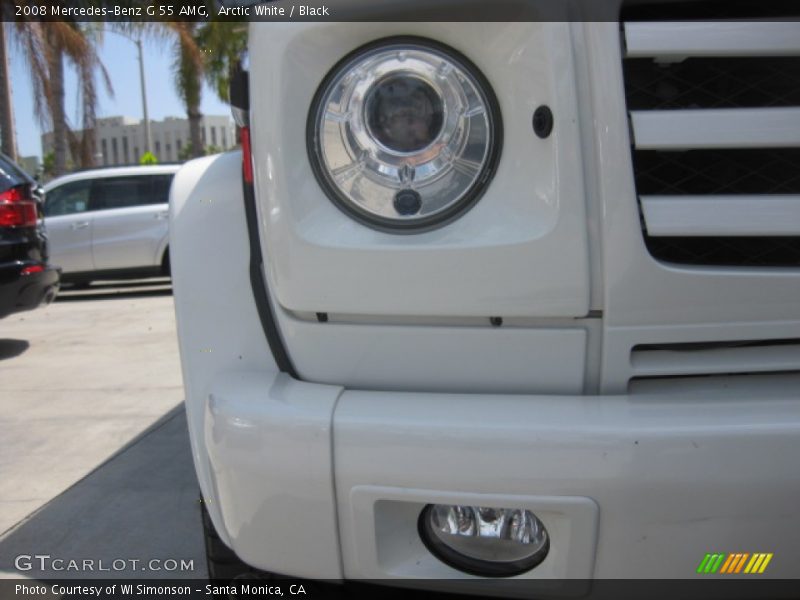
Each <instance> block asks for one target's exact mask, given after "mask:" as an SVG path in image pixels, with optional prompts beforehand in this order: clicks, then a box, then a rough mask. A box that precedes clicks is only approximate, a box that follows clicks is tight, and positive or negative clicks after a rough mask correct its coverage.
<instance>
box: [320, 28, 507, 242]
mask: <svg viewBox="0 0 800 600" xmlns="http://www.w3.org/2000/svg"><path fill="white" fill-rule="evenodd" d="M308 134H309V155H310V159H311V163H312V166H313V167H314V172H315V174H316V175H317V178H318V180H319V181H320V183H321V184H322V186H323V188H324V189H325V191H326V192H327V193H328V195H329V196H330V197H331V199H332V200H333V201H334V202H335V203H336V204H337V205H338V206H339V207H340V208H342V209H343V210H345V211H346V212H347V213H348V214H350V215H351V216H354V217H356V218H357V219H359V220H360V221H362V222H363V223H366V224H368V225H371V226H373V227H378V228H381V229H387V230H391V231H418V230H421V229H427V228H430V227H433V226H437V225H441V224H442V223H445V222H447V221H449V220H450V219H452V218H454V217H456V216H458V215H459V214H461V213H462V212H463V211H465V210H467V209H468V208H470V207H471V206H472V205H473V204H474V203H475V202H476V201H477V200H478V197H479V196H480V194H481V193H482V192H483V191H484V189H485V187H486V184H487V183H488V181H489V179H491V176H492V175H493V173H494V170H495V168H496V165H497V160H498V158H499V152H500V147H501V138H502V126H501V122H500V113H499V110H498V107H497V100H496V99H495V97H494V94H493V93H492V91H491V89H490V86H489V84H488V82H487V81H486V79H485V78H484V77H483V76H482V75H481V74H480V73H479V72H478V70H477V68H476V67H475V66H474V65H472V63H470V62H469V61H468V60H467V59H466V58H464V57H463V56H461V55H459V54H458V53H457V52H456V51H455V50H452V49H450V48H446V47H444V46H441V45H439V44H435V43H434V42H429V41H425V40H420V39H418V38H391V39H388V40H382V41H380V42H376V43H373V44H370V45H369V46H367V47H364V48H361V49H360V50H357V51H356V52H354V53H353V54H352V55H350V56H349V57H348V58H346V59H345V60H344V61H342V62H341V63H340V64H339V65H338V66H336V67H335V68H334V69H333V71H332V72H331V73H330V74H329V75H328V76H327V77H326V79H325V80H324V81H323V83H322V85H321V86H320V89H319V90H318V92H317V95H316V98H315V101H314V104H313V105H312V108H311V113H310V115H309V123H308Z"/></svg>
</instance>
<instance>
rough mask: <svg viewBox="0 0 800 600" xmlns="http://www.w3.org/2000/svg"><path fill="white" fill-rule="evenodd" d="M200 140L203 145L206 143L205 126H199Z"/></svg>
mask: <svg viewBox="0 0 800 600" xmlns="http://www.w3.org/2000/svg"><path fill="white" fill-rule="evenodd" d="M200 141H201V142H203V145H204V146H205V144H206V128H205V127H201V128H200Z"/></svg>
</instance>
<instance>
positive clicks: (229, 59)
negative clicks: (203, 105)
mask: <svg viewBox="0 0 800 600" xmlns="http://www.w3.org/2000/svg"><path fill="white" fill-rule="evenodd" d="M194 37H195V40H196V41H197V45H198V46H199V47H200V49H201V50H202V52H203V63H204V75H205V78H206V80H207V81H208V83H209V85H210V86H211V87H212V88H214V91H216V92H217V96H219V98H220V100H222V101H223V102H229V98H228V84H229V82H230V76H231V72H232V71H233V68H234V66H235V65H236V64H237V63H238V62H239V60H240V59H241V57H242V55H243V54H244V52H245V50H247V28H246V27H244V26H243V24H242V23H236V22H227V21H220V20H211V21H207V22H205V23H203V24H202V25H201V26H200V27H199V28H198V29H197V31H196V32H195V36H194Z"/></svg>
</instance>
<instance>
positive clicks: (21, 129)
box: [8, 32, 230, 158]
mask: <svg viewBox="0 0 800 600" xmlns="http://www.w3.org/2000/svg"><path fill="white" fill-rule="evenodd" d="M8 41H9V44H8V45H9V48H8V51H9V58H10V62H11V64H10V67H11V89H12V93H13V102H14V121H15V123H16V130H17V148H18V150H19V154H20V156H32V155H35V156H38V157H39V158H41V156H42V143H41V134H42V130H41V128H40V127H39V123H38V121H37V120H36V117H35V116H34V114H33V92H32V89H31V80H30V74H29V71H28V69H27V68H26V67H25V62H24V60H23V59H22V54H21V52H20V49H19V47H17V45H16V43H15V42H14V41H13V40H8ZM143 54H144V66H145V83H146V87H147V110H148V113H149V116H150V119H155V120H160V119H163V118H164V117H167V116H175V117H183V118H185V117H186V111H185V110H184V108H183V106H182V105H181V102H180V100H179V99H178V95H177V93H176V92H175V87H174V85H173V83H172V71H171V64H172V58H171V46H170V44H169V43H167V42H154V41H147V40H146V41H144V42H143ZM100 59H101V60H102V62H103V64H104V65H105V67H106V70H107V71H108V74H109V77H110V78H111V84H112V86H113V88H114V96H113V97H110V96H109V95H108V94H107V93H106V90H105V88H104V86H101V85H100V78H99V77H98V80H97V83H98V89H100V94H99V97H100V103H99V104H100V105H99V109H98V117H111V116H117V115H124V116H128V117H133V118H136V119H141V118H142V116H143V113H142V93H141V89H140V86H139V61H138V59H137V52H136V44H134V43H133V42H132V41H130V40H129V39H127V38H125V37H123V36H121V35H119V34H115V33H110V32H106V34H105V35H104V38H103V45H102V47H101V49H100ZM65 71H66V74H65V77H66V93H65V103H66V109H67V118H68V119H69V120H70V123H71V124H72V125H73V126H75V124H76V123H78V122H79V118H78V117H79V113H78V111H77V81H76V78H75V76H74V71H73V70H72V69H71V68H70V66H69V64H67V65H66V67H65ZM201 110H202V112H203V114H207V115H228V114H230V109H229V108H228V105H227V104H225V103H223V102H221V101H220V100H219V98H217V95H216V93H215V92H214V91H212V90H211V89H210V88H209V87H207V86H206V87H205V88H204V90H203V103H202V105H201Z"/></svg>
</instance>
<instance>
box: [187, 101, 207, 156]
mask: <svg viewBox="0 0 800 600" xmlns="http://www.w3.org/2000/svg"><path fill="white" fill-rule="evenodd" d="M186 115H187V116H188V117H189V141H190V142H191V144H192V157H193V158H197V157H198V156H204V155H205V150H204V149H203V139H202V136H201V134H200V128H201V127H202V125H203V113H201V112H200V107H199V106H190V107H189V108H188V110H187V111H186Z"/></svg>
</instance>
